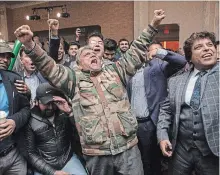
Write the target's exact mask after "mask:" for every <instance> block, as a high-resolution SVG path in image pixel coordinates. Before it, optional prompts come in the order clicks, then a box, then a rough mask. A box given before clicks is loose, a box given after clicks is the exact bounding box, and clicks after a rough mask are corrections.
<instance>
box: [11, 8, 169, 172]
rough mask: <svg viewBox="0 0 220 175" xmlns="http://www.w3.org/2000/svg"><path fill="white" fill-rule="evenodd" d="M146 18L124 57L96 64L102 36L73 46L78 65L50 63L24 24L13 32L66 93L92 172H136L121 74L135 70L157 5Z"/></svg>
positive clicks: (132, 124) (160, 15)
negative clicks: (146, 24)
mask: <svg viewBox="0 0 220 175" xmlns="http://www.w3.org/2000/svg"><path fill="white" fill-rule="evenodd" d="M154 13H155V15H154V18H153V20H152V22H151V24H150V25H149V26H148V27H147V28H146V29H144V30H143V32H142V33H141V35H140V36H139V37H138V38H137V39H136V40H134V42H133V43H132V45H131V47H130V49H129V50H128V51H127V52H126V54H125V56H124V59H125V60H126V61H123V62H120V63H119V64H117V65H116V64H115V63H114V64H109V65H104V64H102V59H101V58H102V56H103V51H104V46H103V38H101V36H97V35H93V36H92V37H90V38H89V41H88V42H89V46H85V47H83V48H80V49H79V52H78V54H77V58H76V59H77V63H78V65H79V69H78V70H75V71H74V70H71V69H69V68H67V67H65V66H63V65H60V64H56V63H55V61H54V60H53V59H52V58H50V57H49V56H48V55H47V54H46V52H45V51H44V50H42V49H41V48H40V47H39V46H38V45H36V44H35V43H34V42H33V41H32V40H31V38H32V35H33V33H32V32H31V30H30V27H29V26H26V25H24V26H21V27H19V28H18V29H17V30H16V31H15V35H16V37H17V39H18V40H20V42H21V43H23V44H24V46H25V47H26V53H27V54H28V55H29V57H30V58H31V59H32V61H33V62H34V64H35V65H36V67H37V69H38V70H39V71H40V72H41V73H42V74H43V75H44V76H45V77H47V79H48V80H50V82H51V83H52V84H53V85H55V86H56V87H58V88H61V89H62V90H63V91H64V92H66V93H67V95H68V96H69V97H70V98H71V99H72V112H73V114H74V118H75V122H76V127H77V130H78V133H79V136H80V142H81V145H82V151H83V154H84V158H85V160H86V164H87V165H86V166H87V167H88V170H89V172H90V174H92V175H97V174H100V175H114V174H122V175H125V174H126V175H142V174H143V168H142V162H141V157H140V152H139V150H138V147H137V142H138V140H137V136H136V130H137V121H136V119H135V117H134V116H133V114H132V112H131V107H130V104H129V100H128V97H127V93H126V89H125V87H124V86H123V84H124V82H125V81H126V79H125V74H126V73H127V72H128V73H129V74H134V73H135V66H136V65H137V64H140V63H141V62H145V58H146V53H145V52H146V45H148V44H149V42H150V41H152V39H153V38H154V36H155V34H156V33H157V30H156V28H157V26H158V25H159V24H160V22H161V21H162V19H164V18H165V14H164V11H163V10H155V12H154Z"/></svg>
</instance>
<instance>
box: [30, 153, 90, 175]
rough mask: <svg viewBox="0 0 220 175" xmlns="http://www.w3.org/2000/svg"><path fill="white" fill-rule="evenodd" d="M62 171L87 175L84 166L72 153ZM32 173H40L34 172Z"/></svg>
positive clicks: (75, 174) (38, 174)
mask: <svg viewBox="0 0 220 175" xmlns="http://www.w3.org/2000/svg"><path fill="white" fill-rule="evenodd" d="M62 171H65V172H67V173H70V174H71V175H87V173H86V170H85V168H84V167H83V165H82V163H81V162H80V160H79V158H78V157H77V155H76V154H73V156H72V157H71V158H70V160H69V161H68V162H67V164H66V165H65V166H64V167H63V169H62ZM34 175H42V174H40V173H38V172H35V173H34Z"/></svg>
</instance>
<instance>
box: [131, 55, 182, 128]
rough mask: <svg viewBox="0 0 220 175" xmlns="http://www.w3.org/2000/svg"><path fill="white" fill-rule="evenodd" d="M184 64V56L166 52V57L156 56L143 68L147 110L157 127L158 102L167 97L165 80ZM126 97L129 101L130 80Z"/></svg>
mask: <svg viewBox="0 0 220 175" xmlns="http://www.w3.org/2000/svg"><path fill="white" fill-rule="evenodd" d="M185 64H186V59H185V57H184V56H182V55H180V54H177V53H174V52H171V51H168V54H167V55H157V58H154V59H152V60H151V61H150V62H149V63H148V65H147V66H146V67H145V68H144V86H145V93H146V97H147V103H148V110H149V112H150V117H151V119H152V120H153V122H154V124H155V125H157V120H158V115H159V107H160V102H161V101H163V100H164V99H165V98H166V97H167V79H168V78H169V77H170V76H172V75H173V74H175V73H176V72H178V71H179V70H180V69H181V68H183V67H184V66H185ZM127 90H128V96H129V98H130V99H131V93H132V79H130V81H129V82H128V87H127Z"/></svg>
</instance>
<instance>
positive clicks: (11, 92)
mask: <svg viewBox="0 0 220 175" xmlns="http://www.w3.org/2000/svg"><path fill="white" fill-rule="evenodd" d="M0 74H1V76H2V82H3V84H4V86H5V90H6V93H7V96H8V101H9V115H8V117H7V119H12V120H14V121H15V124H16V128H15V131H14V133H13V134H12V135H11V136H9V137H7V138H5V139H4V140H2V141H0V151H1V149H7V148H8V147H9V146H11V145H12V144H14V143H17V144H18V145H20V148H21V149H22V148H23V143H24V142H23V137H22V136H23V130H22V128H23V126H24V125H25V124H26V123H27V121H28V119H29V117H30V104H29V100H28V98H27V96H25V95H23V94H21V93H18V91H17V89H16V87H15V85H14V82H15V80H21V76H19V75H18V74H16V73H14V72H12V71H7V70H0Z"/></svg>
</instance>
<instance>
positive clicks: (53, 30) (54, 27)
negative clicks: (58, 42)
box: [47, 19, 59, 36]
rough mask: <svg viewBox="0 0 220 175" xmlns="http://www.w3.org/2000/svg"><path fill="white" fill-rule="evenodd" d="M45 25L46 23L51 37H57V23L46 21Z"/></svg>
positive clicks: (55, 21)
mask: <svg viewBox="0 0 220 175" xmlns="http://www.w3.org/2000/svg"><path fill="white" fill-rule="evenodd" d="M47 23H48V25H49V28H50V30H51V34H52V35H53V36H57V35H58V30H59V21H58V20H57V19H48V20H47Z"/></svg>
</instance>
